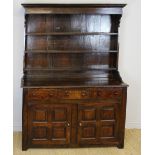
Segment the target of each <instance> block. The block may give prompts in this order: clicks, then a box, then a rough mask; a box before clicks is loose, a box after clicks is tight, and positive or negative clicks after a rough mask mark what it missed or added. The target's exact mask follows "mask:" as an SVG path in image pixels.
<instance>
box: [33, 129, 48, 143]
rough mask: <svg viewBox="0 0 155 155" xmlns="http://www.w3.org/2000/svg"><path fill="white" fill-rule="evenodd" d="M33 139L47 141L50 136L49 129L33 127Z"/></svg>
mask: <svg viewBox="0 0 155 155" xmlns="http://www.w3.org/2000/svg"><path fill="white" fill-rule="evenodd" d="M32 135H33V138H32V139H38V140H39V139H40V140H43V139H45V140H47V139H48V134H47V127H44V126H41V127H33V128H32Z"/></svg>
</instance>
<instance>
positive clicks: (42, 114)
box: [33, 109, 47, 122]
mask: <svg viewBox="0 0 155 155" xmlns="http://www.w3.org/2000/svg"><path fill="white" fill-rule="evenodd" d="M33 113H34V114H33V121H34V122H45V121H47V110H44V109H35V110H34V111H33Z"/></svg>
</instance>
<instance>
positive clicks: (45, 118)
mask: <svg viewBox="0 0 155 155" xmlns="http://www.w3.org/2000/svg"><path fill="white" fill-rule="evenodd" d="M28 111H29V116H28V122H29V124H28V130H29V135H30V136H29V137H30V138H29V144H30V145H32V146H33V145H34V146H37V145H38V146H40V145H41V146H43V144H44V145H46V146H47V147H48V146H51V145H65V144H66V145H67V144H69V143H70V123H71V107H70V106H69V105H66V104H34V105H31V106H30V107H29V110H28Z"/></svg>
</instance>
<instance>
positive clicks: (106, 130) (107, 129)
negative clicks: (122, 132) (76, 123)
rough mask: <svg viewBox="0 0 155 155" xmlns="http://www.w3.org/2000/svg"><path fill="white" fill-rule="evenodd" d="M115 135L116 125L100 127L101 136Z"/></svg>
mask: <svg viewBox="0 0 155 155" xmlns="http://www.w3.org/2000/svg"><path fill="white" fill-rule="evenodd" d="M105 137H114V126H113V125H109V126H102V127H101V128H100V138H105Z"/></svg>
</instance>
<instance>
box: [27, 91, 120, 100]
mask: <svg viewBox="0 0 155 155" xmlns="http://www.w3.org/2000/svg"><path fill="white" fill-rule="evenodd" d="M121 96H122V89H121V88H77V89H75V88H68V89H66V88H62V89H41V88H39V89H37V88H32V89H29V90H28V99H32V100H40V99H100V98H101V99H108V98H111V99H115V98H116V99H117V98H120V97H121Z"/></svg>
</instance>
